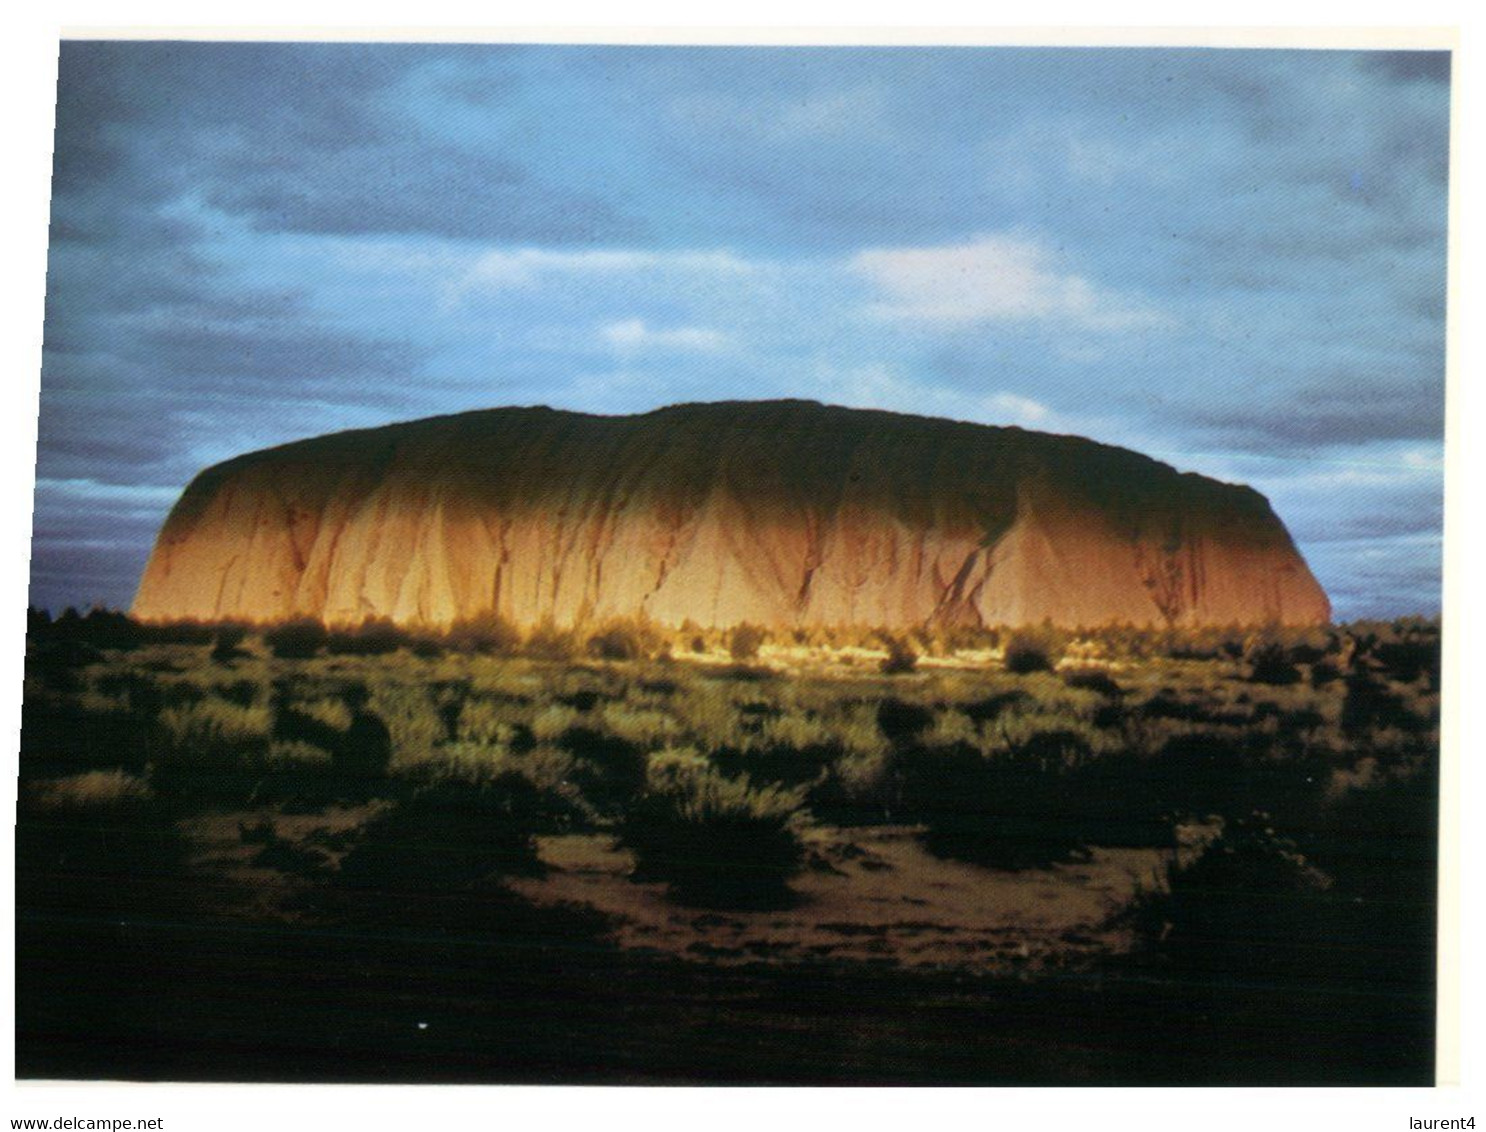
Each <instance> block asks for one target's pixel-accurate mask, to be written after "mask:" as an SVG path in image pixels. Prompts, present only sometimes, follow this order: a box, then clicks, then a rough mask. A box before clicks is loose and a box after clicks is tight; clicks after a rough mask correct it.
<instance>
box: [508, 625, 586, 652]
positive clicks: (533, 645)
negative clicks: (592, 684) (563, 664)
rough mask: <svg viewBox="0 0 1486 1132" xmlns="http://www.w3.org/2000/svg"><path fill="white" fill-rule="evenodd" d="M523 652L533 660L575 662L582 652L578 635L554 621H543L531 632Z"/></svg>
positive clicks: (522, 648)
mask: <svg viewBox="0 0 1486 1132" xmlns="http://www.w3.org/2000/svg"><path fill="white" fill-rule="evenodd" d="M521 651H522V652H523V653H524V654H525V655H526V656H529V657H531V658H532V659H533V660H547V661H568V660H573V659H574V658H575V657H577V655H578V653H579V651H580V649H579V640H578V634H577V632H576V631H575V630H573V629H564V628H562V627H560V626H558V625H557V624H556V623H555V622H553V621H550V620H549V621H543V622H542V623H541V624H540V625H538V626H537V627H536V628H535V629H533V630H532V631H531V635H530V636H529V637H527V638H526V643H525V644H523V645H522V646H521Z"/></svg>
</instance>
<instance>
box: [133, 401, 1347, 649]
mask: <svg viewBox="0 0 1486 1132" xmlns="http://www.w3.org/2000/svg"><path fill="white" fill-rule="evenodd" d="M489 611H494V612H496V613H499V614H502V615H504V616H505V617H508V618H510V619H511V620H512V621H514V622H516V623H517V624H521V625H531V624H535V623H538V622H541V621H543V620H547V619H551V620H552V621H554V622H556V623H557V624H559V625H566V624H573V623H579V622H584V621H594V620H602V619H604V618H608V617H630V616H638V615H644V616H646V617H649V618H650V619H652V620H653V621H656V622H659V623H662V624H679V623H681V622H682V621H684V620H687V619H690V620H692V621H694V622H696V623H698V624H700V625H708V626H712V625H718V626H726V625H733V624H737V623H739V622H742V621H752V622H756V623H760V624H764V625H769V626H810V625H853V624H854V625H872V626H891V627H908V626H914V625H921V624H925V623H930V622H945V623H969V624H984V625H1019V624H1032V623H1040V622H1043V621H1044V620H1050V621H1052V622H1053V623H1054V624H1058V625H1064V626H1095V625H1105V624H1111V623H1130V624H1135V625H1158V626H1159V625H1177V626H1200V625H1228V624H1235V623H1238V624H1259V623H1282V624H1311V623H1317V622H1324V621H1326V620H1328V619H1329V616H1330V606H1329V604H1328V602H1327V599H1326V595H1325V593H1324V592H1322V590H1321V587H1320V586H1319V585H1318V584H1317V582H1316V580H1315V578H1314V577H1312V576H1311V572H1310V570H1309V569H1308V568H1307V567H1306V564H1305V562H1304V560H1303V559H1302V558H1301V556H1300V554H1299V553H1298V552H1297V551H1296V549H1295V546H1294V544H1293V543H1292V541H1291V539H1290V536H1289V535H1288V533H1287V532H1286V530H1285V527H1284V525H1283V524H1282V523H1281V522H1280V521H1279V519H1278V518H1277V517H1276V516H1275V514H1274V512H1273V511H1272V510H1271V509H1270V507H1269V504H1268V502H1267V501H1266V500H1265V499H1264V497H1263V496H1261V495H1259V494H1258V493H1257V492H1255V491H1253V490H1252V489H1250V488H1247V487H1239V486H1233V485H1229V484H1223V483H1218V482H1216V481H1214V480H1210V479H1205V478H1203V477H1201V476H1197V475H1192V474H1179V473H1177V472H1176V471H1175V470H1174V469H1172V468H1170V467H1168V466H1167V465H1165V464H1161V463H1158V462H1156V461H1154V460H1151V459H1148V458H1146V457H1144V456H1141V455H1138V454H1137V453H1134V452H1129V451H1126V450H1123V449H1119V448H1111V447H1108V446H1105V445H1100V444H1095V443H1093V442H1092V441H1088V440H1084V439H1080V438H1077V437H1069V436H1051V435H1046V434H1042V433H1034V432H1026V431H1023V430H1021V429H1016V428H988V427H985V426H982V425H972V424H963V423H957V422H953V421H946V420H936V419H931V418H925V417H913V416H902V415H899V414H895V413H886V412H876V411H866V410H853V409H841V408H834V407H829V406H822V405H818V404H814V403H811V402H801V401H778V402H733V403H723V404H706V405H678V406H674V407H671V408H666V409H659V410H657V411H655V412H651V413H646V414H644V415H640V416H631V417H599V416H588V415H585V414H580V413H569V412H558V411H555V410H552V409H547V408H514V409H491V410H488V411H484V412H474V413H465V414H461V415H458V416H451V417H439V418H434V419H430V420H422V421H413V422H411V423H408V424H399V425H390V426H387V427H385V428H379V429H372V430H366V431H358V432H346V433H338V434H336V435H333V436H324V437H319V438H317V439H313V440H305V441H301V442H298V443H295V444H289V445H286V446H284V447H281V448H274V449H270V450H267V451H263V452H254V453H250V454H248V455H245V456H240V457H238V458H236V459H233V460H229V461H227V462H226V463H223V464H219V465H217V466H216V467H213V468H209V469H207V470H206V471H204V472H202V473H201V474H200V475H199V476H198V477H197V478H196V480H195V481H194V482H193V483H192V484H191V485H190V486H189V487H188V488H187V489H186V491H185V493H184V494H183V495H182V497H181V499H180V501H179V502H178V503H177V504H176V506H175V508H174V510H173V511H172V512H171V514H170V517H169V518H168V519H167V520H166V523H165V526H164V528H163V529H162V530H161V532H160V536H159V538H158V540H157V542H156V544H155V548H154V552H153V553H152V555H151V557H150V561H149V565H148V566H147V567H146V569H145V573H144V578H143V580H142V581H141V583H140V587H139V593H138V596H137V597H136V599H135V603H134V613H135V614H136V615H137V616H139V617H142V618H146V619H167V618H200V619H204V620H217V619H241V620H250V621H272V620H279V619H283V618H288V617H293V616H302V615H309V616H312V617H317V618H320V619H322V620H324V621H326V622H328V623H359V622H361V621H362V620H364V619H365V618H367V617H390V618H391V619H393V620H394V621H397V622H399V623H403V624H422V625H444V624H448V623H449V622H451V621H453V620H455V619H457V618H460V617H464V616H469V615H475V614H480V613H485V612H489Z"/></svg>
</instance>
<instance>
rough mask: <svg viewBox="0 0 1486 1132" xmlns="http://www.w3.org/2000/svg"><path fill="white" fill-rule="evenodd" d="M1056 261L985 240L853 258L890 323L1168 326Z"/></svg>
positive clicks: (1016, 242)
mask: <svg viewBox="0 0 1486 1132" xmlns="http://www.w3.org/2000/svg"><path fill="white" fill-rule="evenodd" d="M1057 261H1058V257H1057V256H1056V255H1054V254H1053V253H1052V252H1051V251H1049V249H1047V248H1046V247H1045V246H1043V245H1042V244H1041V243H1039V242H1038V241H1036V240H1035V239H1032V238H1031V237H1028V236H1022V235H986V236H979V237H977V238H975V239H974V240H972V241H970V242H969V243H963V244H947V245H943V246H939V247H906V248H872V249H869V250H867V251H863V252H859V253H858V254H857V255H856V256H855V257H853V258H852V260H851V267H852V269H853V270H855V271H856V272H858V273H859V274H861V275H863V276H865V277H866V278H867V279H869V280H870V281H871V282H872V283H873V284H875V285H876V286H877V287H878V288H879V290H880V291H881V292H882V293H883V294H884V295H885V300H884V301H882V302H880V303H878V304H876V305H875V306H874V308H873V309H874V311H875V312H876V313H877V314H879V315H881V316H882V317H884V318H889V319H896V320H904V321H910V322H927V323H938V324H947V325H951V326H955V325H974V324H978V323H994V322H1011V323H1017V322H1043V321H1051V322H1061V323H1067V324H1070V325H1072V326H1076V327H1078V328H1080V329H1084V330H1101V331H1117V330H1137V329H1145V328H1150V327H1156V326H1162V325H1165V324H1166V323H1167V322H1168V321H1169V320H1168V318H1167V317H1166V316H1165V315H1163V314H1161V313H1160V312H1158V311H1156V310H1154V309H1153V308H1151V307H1149V306H1148V305H1145V304H1143V303H1141V302H1139V301H1138V300H1135V299H1132V298H1129V297H1126V296H1123V295H1120V294H1118V293H1116V292H1113V291H1109V290H1106V289H1104V288H1102V287H1099V286H1098V285H1096V284H1094V283H1091V282H1089V280H1087V279H1086V278H1084V277H1083V276H1081V275H1076V274H1073V273H1071V272H1068V271H1065V270H1063V269H1062V268H1061V267H1060V265H1059V264H1058V262H1057Z"/></svg>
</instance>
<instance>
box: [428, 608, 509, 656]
mask: <svg viewBox="0 0 1486 1132" xmlns="http://www.w3.org/2000/svg"><path fill="white" fill-rule="evenodd" d="M444 641H445V643H446V644H447V645H448V646H449V647H450V648H451V649H454V650H456V651H457V652H468V653H479V654H481V655H484V656H515V655H516V653H517V652H518V651H519V650H520V648H521V633H520V631H519V630H518V629H517V628H516V626H515V625H513V624H511V622H510V621H509V620H507V619H506V618H504V617H502V616H500V614H498V613H479V614H475V615H474V616H472V617H461V618H460V619H459V620H458V621H455V622H454V623H453V624H452V625H450V626H449V631H448V633H446V634H445V636H444ZM425 651H428V650H425Z"/></svg>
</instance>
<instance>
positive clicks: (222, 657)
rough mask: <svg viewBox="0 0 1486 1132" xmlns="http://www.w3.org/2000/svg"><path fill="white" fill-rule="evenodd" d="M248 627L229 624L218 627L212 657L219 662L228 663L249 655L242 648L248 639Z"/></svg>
mask: <svg viewBox="0 0 1486 1132" xmlns="http://www.w3.org/2000/svg"><path fill="white" fill-rule="evenodd" d="M247 636H248V628H247V626H246V625H238V624H227V625H220V626H218V628H217V633H216V643H215V645H214V646H213V647H212V651H211V658H212V660H214V661H216V662H217V663H218V664H227V663H229V662H231V661H234V660H240V659H241V658H243V657H245V656H248V655H249V654H248V653H247V652H246V651H245V650H244V649H243V648H242V643H243V641H244V640H246V639H247Z"/></svg>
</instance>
